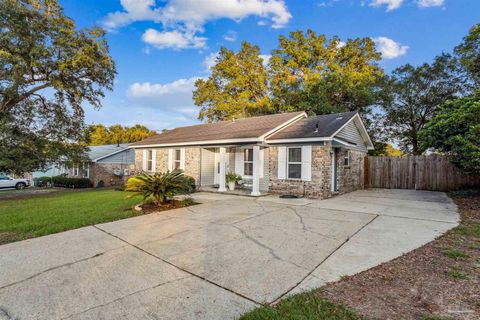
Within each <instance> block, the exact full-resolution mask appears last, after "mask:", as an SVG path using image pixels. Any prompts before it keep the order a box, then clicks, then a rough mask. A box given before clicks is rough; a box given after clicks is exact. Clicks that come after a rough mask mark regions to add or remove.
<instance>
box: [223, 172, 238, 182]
mask: <svg viewBox="0 0 480 320" xmlns="http://www.w3.org/2000/svg"><path fill="white" fill-rule="evenodd" d="M240 180H242V177H241V176H240V175H238V174H236V173H235V172H228V173H227V174H226V175H225V182H227V183H230V182H238V181H240Z"/></svg>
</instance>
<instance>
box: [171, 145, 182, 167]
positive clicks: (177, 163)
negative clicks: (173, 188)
mask: <svg viewBox="0 0 480 320" xmlns="http://www.w3.org/2000/svg"><path fill="white" fill-rule="evenodd" d="M180 157H181V156H180V149H175V150H174V153H173V170H176V169H180V161H181V160H180Z"/></svg>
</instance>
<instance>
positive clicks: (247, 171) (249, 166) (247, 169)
mask: <svg viewBox="0 0 480 320" xmlns="http://www.w3.org/2000/svg"><path fill="white" fill-rule="evenodd" d="M243 174H244V175H246V176H251V175H252V174H253V163H251V162H245V163H244V172H243Z"/></svg>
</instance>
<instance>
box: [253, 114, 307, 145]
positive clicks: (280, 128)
mask: <svg viewBox="0 0 480 320" xmlns="http://www.w3.org/2000/svg"><path fill="white" fill-rule="evenodd" d="M306 117H307V113H306V112H302V113H300V114H299V115H297V116H295V117H293V118H292V119H290V120H288V121H286V122H284V123H282V124H281V125H279V126H277V127H275V128H273V129H272V130H270V131H268V132H267V133H264V134H262V135H261V136H260V137H259V138H260V139H262V140H263V139H265V138H266V137H268V136H270V135H272V134H274V133H276V132H277V131H281V130H282V129H285V128H286V127H288V126H289V125H291V124H293V123H294V122H297V121H298V120H300V119H303V118H306Z"/></svg>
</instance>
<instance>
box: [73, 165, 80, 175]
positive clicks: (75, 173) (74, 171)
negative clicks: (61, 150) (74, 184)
mask: <svg viewBox="0 0 480 320" xmlns="http://www.w3.org/2000/svg"><path fill="white" fill-rule="evenodd" d="M79 174H80V168H79V167H78V165H77V166H74V167H73V176H74V177H78V175H79Z"/></svg>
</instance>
